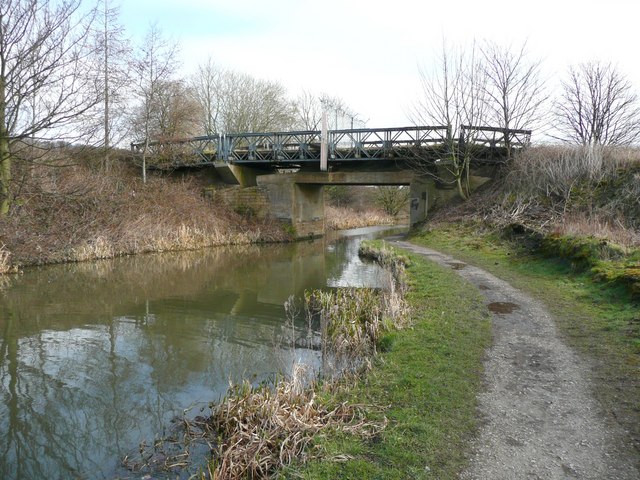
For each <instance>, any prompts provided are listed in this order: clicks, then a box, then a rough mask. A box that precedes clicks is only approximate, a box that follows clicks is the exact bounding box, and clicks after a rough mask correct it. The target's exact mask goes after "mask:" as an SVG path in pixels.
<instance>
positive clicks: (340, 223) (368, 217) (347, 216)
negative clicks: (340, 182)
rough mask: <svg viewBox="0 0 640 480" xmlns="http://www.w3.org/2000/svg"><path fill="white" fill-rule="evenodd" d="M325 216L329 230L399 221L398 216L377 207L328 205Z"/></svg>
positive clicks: (390, 223)
mask: <svg viewBox="0 0 640 480" xmlns="http://www.w3.org/2000/svg"><path fill="white" fill-rule="evenodd" d="M325 216H326V226H327V229H328V230H347V229H350V228H362V227H370V226H373V225H395V224H396V223H398V218H395V217H392V216H391V215H387V214H386V213H383V212H380V211H379V210H377V209H368V210H365V211H359V210H354V209H353V208H349V207H340V206H335V205H327V206H326V207H325Z"/></svg>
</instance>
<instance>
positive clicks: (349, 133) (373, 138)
mask: <svg viewBox="0 0 640 480" xmlns="http://www.w3.org/2000/svg"><path fill="white" fill-rule="evenodd" d="M530 138H531V131H530V130H514V129H504V128H494V127H481V126H464V125H463V126H462V127H461V129H460V138H453V137H452V132H451V127H450V126H441V125H436V126H411V127H397V128H361V129H348V130H329V131H328V132H327V139H326V141H327V146H328V159H329V162H344V161H361V162H365V161H375V160H388V159H396V160H403V159H405V160H406V159H410V158H412V157H415V156H416V155H421V154H425V153H427V154H429V153H434V152H437V151H440V152H442V149H443V148H444V149H445V150H446V149H449V148H460V147H461V146H468V145H470V144H472V145H474V146H477V147H478V148H479V149H489V150H491V151H493V152H496V151H498V150H500V149H505V148H506V149H507V150H513V149H518V148H522V147H524V146H526V145H528V143H529V141H530ZM322 141H323V139H322V133H321V132H320V131H292V132H267V133H233V134H223V135H208V136H200V137H193V138H186V139H174V140H159V141H154V142H148V143H146V144H145V143H132V144H131V149H132V151H134V152H138V153H140V152H142V151H143V149H144V148H147V153H150V154H152V155H156V156H162V157H164V158H165V159H168V160H169V162H170V163H171V164H173V165H180V162H182V164H181V165H183V166H188V165H198V164H215V163H217V164H220V163H227V164H238V165H243V164H244V165H247V166H262V167H264V166H281V167H293V166H300V165H302V164H304V163H314V162H320V150H321V144H322ZM438 149H440V150H438ZM507 156H508V155H507ZM187 157H190V159H187Z"/></svg>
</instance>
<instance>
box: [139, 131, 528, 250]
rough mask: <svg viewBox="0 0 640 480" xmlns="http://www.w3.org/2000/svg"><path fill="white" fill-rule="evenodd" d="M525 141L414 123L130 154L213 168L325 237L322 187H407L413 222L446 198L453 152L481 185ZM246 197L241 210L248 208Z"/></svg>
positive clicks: (154, 163)
mask: <svg viewBox="0 0 640 480" xmlns="http://www.w3.org/2000/svg"><path fill="white" fill-rule="evenodd" d="M530 137H531V131H529V130H513V129H504V128H493V127H476V126H462V127H461V128H460V136H459V137H457V138H454V137H453V135H452V131H451V128H450V127H447V126H413V127H399V128H373V129H369V128H362V129H353V130H329V131H325V132H324V133H323V132H321V131H300V132H272V133H233V134H222V135H208V136H202V137H193V138H187V139H166V140H157V141H153V142H145V143H134V144H131V149H132V150H133V152H134V153H136V154H140V153H145V158H149V163H148V164H149V165H150V166H151V168H157V169H174V168H189V167H200V166H205V165H212V166H213V167H215V169H216V171H217V172H218V174H219V176H220V178H221V179H222V180H223V181H225V182H226V183H235V184H240V186H241V187H243V188H249V187H255V190H256V191H255V192H254V193H255V202H254V203H255V204H261V203H265V204H268V205H269V212H268V214H269V215H271V216H272V217H275V218H278V219H280V220H283V221H285V222H287V223H289V224H290V225H291V227H292V231H294V232H295V233H296V236H297V237H299V238H301V237H308V236H319V235H322V234H323V233H324V195H323V188H322V187H323V186H324V185H408V186H409V187H410V211H409V218H410V223H411V224H412V225H413V224H415V223H417V222H420V221H422V220H424V219H425V218H426V215H427V211H428V209H429V206H430V205H433V204H434V202H438V201H443V200H446V199H447V198H449V197H450V196H451V190H450V188H449V186H450V185H453V184H454V183H455V178H453V174H452V170H451V168H450V166H451V163H452V161H451V159H452V158H453V156H454V155H457V156H458V158H459V156H460V155H464V156H465V157H467V158H469V159H470V166H471V170H470V175H471V179H470V183H473V184H475V185H480V184H482V183H483V182H485V181H486V180H488V179H489V178H490V177H491V175H492V173H491V167H492V166H495V165H497V164H501V163H503V162H504V161H505V160H506V159H507V158H509V156H510V153H511V152H513V151H514V150H518V149H521V148H523V147H524V146H526V145H527V144H528V143H529V140H530ZM436 180H437V181H436ZM471 180H472V181H473V182H471ZM445 190H449V193H446V192H445ZM246 198H247V195H245V198H244V199H243V201H242V202H243V208H246V207H247V206H248V207H253V205H251V204H250V205H245V204H244V203H245V202H247V199H246Z"/></svg>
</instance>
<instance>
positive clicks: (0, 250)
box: [0, 244, 11, 274]
mask: <svg viewBox="0 0 640 480" xmlns="http://www.w3.org/2000/svg"><path fill="white" fill-rule="evenodd" d="M9 257H11V252H9V250H7V247H6V245H5V244H0V274H2V273H9V272H10V271H11V262H10V260H9Z"/></svg>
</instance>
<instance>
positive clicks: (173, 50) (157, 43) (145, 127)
mask: <svg viewBox="0 0 640 480" xmlns="http://www.w3.org/2000/svg"><path fill="white" fill-rule="evenodd" d="M177 53H178V46H177V44H175V43H172V42H169V41H168V40H166V39H165V38H163V36H162V33H161V31H160V29H159V28H158V27H157V25H152V26H151V27H150V29H149V31H148V33H147V36H146V38H145V40H144V42H143V43H142V45H141V46H140V47H139V48H138V50H137V52H136V57H135V61H134V64H133V72H134V77H135V85H134V90H135V94H136V96H137V97H138V99H139V100H140V112H141V113H140V115H139V116H138V122H139V124H138V132H139V135H140V136H141V137H142V138H141V140H142V143H143V147H142V181H143V182H144V183H146V181H147V153H148V150H149V142H150V141H151V135H152V131H153V129H152V127H153V118H154V115H156V113H157V112H156V109H157V108H158V105H159V102H158V96H159V95H160V92H161V89H162V87H163V84H164V83H166V82H167V81H168V80H170V79H171V77H172V76H173V75H174V74H175V71H176V68H177V61H176V56H177Z"/></svg>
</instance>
